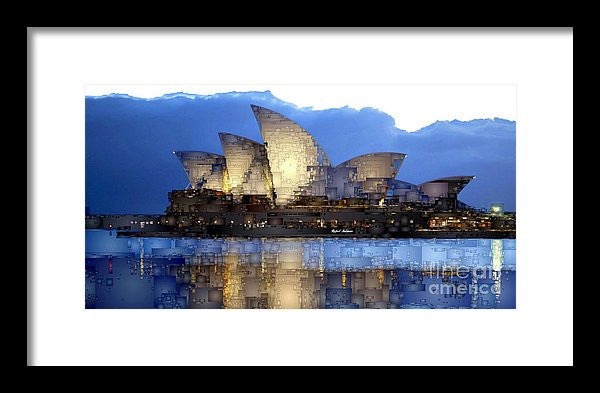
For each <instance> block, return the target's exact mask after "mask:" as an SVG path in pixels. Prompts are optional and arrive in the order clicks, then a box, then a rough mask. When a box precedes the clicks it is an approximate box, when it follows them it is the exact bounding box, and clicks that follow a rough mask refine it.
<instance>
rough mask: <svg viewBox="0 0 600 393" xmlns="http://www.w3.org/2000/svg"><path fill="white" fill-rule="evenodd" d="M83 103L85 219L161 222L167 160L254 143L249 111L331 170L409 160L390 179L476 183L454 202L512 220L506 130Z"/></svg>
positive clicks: (190, 102)
mask: <svg viewBox="0 0 600 393" xmlns="http://www.w3.org/2000/svg"><path fill="white" fill-rule="evenodd" d="M85 102H86V111H85V113H86V116H85V133H86V197H85V199H86V206H88V207H89V208H90V211H91V212H92V213H106V214H110V213H163V212H164V209H165V207H166V206H167V204H168V200H167V192H168V191H170V190H172V189H180V188H184V187H185V186H186V185H187V179H186V177H185V174H184V172H183V170H182V169H181V167H180V164H179V162H178V160H177V158H176V157H175V155H174V154H173V153H172V152H173V151H174V150H204V151H210V152H215V153H220V154H222V149H221V146H220V143H219V138H218V135H217V133H218V132H221V131H224V132H231V133H233V134H238V135H242V136H245V137H248V138H250V139H254V140H256V141H261V136H260V132H259V129H258V125H257V123H256V120H255V119H254V116H253V115H252V110H251V109H250V104H257V105H261V106H265V107H267V108H269V109H273V110H275V111H277V112H280V113H282V114H284V115H286V116H288V117H289V118H291V119H292V120H294V121H296V122H297V123H299V124H300V125H301V126H303V127H304V128H306V129H307V130H309V132H310V133H311V134H312V135H313V136H314V137H315V138H316V139H317V141H319V143H320V144H321V146H323V148H324V149H325V151H327V153H328V154H329V157H330V158H331V160H332V161H333V164H334V165H335V164H339V163H341V162H343V161H345V160H347V159H349V158H352V157H355V156H357V155H360V154H364V153H369V152H377V151H397V152H402V153H406V154H408V156H407V158H406V160H405V161H404V164H403V165H402V168H401V169H400V172H399V174H398V178H399V179H402V180H406V181H410V182H412V183H416V184H420V183H422V182H424V181H427V180H432V179H435V178H438V177H445V176H454V175H475V176H476V179H475V180H473V181H472V182H471V184H469V185H468V186H467V187H466V188H465V189H464V191H463V192H462V193H461V195H460V197H461V200H463V201H464V202H466V203H468V204H470V205H472V206H475V207H481V208H488V207H489V204H490V203H491V202H503V203H504V204H505V208H506V210H511V211H514V210H515V129H516V123H515V122H514V121H508V120H503V119H480V120H471V121H467V122H462V121H457V120H454V121H438V122H435V123H433V124H431V125H429V126H427V127H424V128H422V129H420V130H419V131H416V132H411V133H408V132H406V131H404V130H401V129H398V128H396V127H395V126H394V119H393V118H392V117H391V116H389V115H388V114H386V113H384V112H381V111H379V110H377V109H374V108H363V109H361V110H355V109H352V108H348V107H344V108H336V109H326V110H313V109H311V108H298V107H297V106H295V105H293V104H290V103H286V102H284V101H281V100H279V99H278V98H276V97H274V96H273V95H272V94H271V93H270V92H268V91H267V92H246V93H223V94H216V95H212V96H193V95H183V94H171V95H165V96H163V97H160V98H156V99H148V100H146V99H138V98H133V97H129V96H124V95H109V96H103V97H86V100H85Z"/></svg>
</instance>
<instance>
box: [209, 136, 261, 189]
mask: <svg viewBox="0 0 600 393" xmlns="http://www.w3.org/2000/svg"><path fill="white" fill-rule="evenodd" d="M219 138H220V139H221V145H222V146H223V152H224V153H225V160H226V162H227V174H228V175H229V188H230V191H231V193H232V194H233V196H234V197H241V196H242V195H262V196H266V197H268V198H272V193H273V187H272V184H273V179H272V177H271V170H270V169H269V160H268V159H267V151H266V149H265V146H264V145H263V144H260V143H258V142H255V141H253V140H250V139H248V138H244V137H241V136H237V135H233V134H228V133H223V132H221V133H219Z"/></svg>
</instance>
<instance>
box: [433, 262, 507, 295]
mask: <svg viewBox="0 0 600 393" xmlns="http://www.w3.org/2000/svg"><path fill="white" fill-rule="evenodd" d="M423 274H424V275H425V276H428V277H432V278H433V277H442V281H441V282H435V283H431V284H429V285H428V286H427V291H428V292H429V293H431V294H435V295H459V296H462V295H467V294H469V295H477V294H481V295H486V294H490V293H491V294H493V295H500V288H501V285H500V278H501V275H502V271H501V270H494V269H493V268H492V267H480V268H477V269H473V268H470V267H468V266H462V265H461V266H458V267H442V268H441V269H440V267H439V266H431V267H430V268H429V269H428V270H427V269H426V270H424V271H423ZM453 277H455V278H459V279H462V280H466V279H469V278H470V279H471V283H469V284H467V283H465V282H464V281H463V282H456V281H454V282H453V281H452V278H453ZM480 281H484V282H480Z"/></svg>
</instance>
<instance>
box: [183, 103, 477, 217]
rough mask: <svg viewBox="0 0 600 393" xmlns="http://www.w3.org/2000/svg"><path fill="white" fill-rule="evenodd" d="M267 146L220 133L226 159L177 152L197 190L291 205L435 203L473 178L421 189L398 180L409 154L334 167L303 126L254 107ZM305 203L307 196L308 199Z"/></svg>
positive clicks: (438, 181) (444, 180) (380, 155)
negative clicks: (313, 199)
mask: <svg viewBox="0 0 600 393" xmlns="http://www.w3.org/2000/svg"><path fill="white" fill-rule="evenodd" d="M252 111H253V112H254V116H255V117H256V120H257V122H258V125H259V127H260V133H261V136H262V139H263V141H264V143H260V142H256V141H253V140H250V139H248V138H245V137H242V136H237V135H233V134H229V133H220V134H219V137H220V139H221V145H222V147H223V153H224V155H220V154H215V153H209V152H200V151H177V152H175V154H176V155H177V157H178V158H179V160H180V162H181V164H182V166H183V168H184V170H185V172H186V175H187V177H188V179H189V182H190V187H191V188H192V189H208V190H214V191H219V192H223V193H226V194H231V195H232V196H233V198H234V199H238V200H239V199H240V198H241V197H242V196H244V195H253V196H260V197H264V198H267V199H268V200H269V201H271V202H272V203H273V204H275V205H277V206H286V205H289V204H291V203H294V202H297V201H298V200H301V199H303V197H320V198H322V199H324V200H327V201H336V200H340V199H345V198H363V199H365V200H369V201H374V202H376V203H384V202H385V201H386V199H387V200H389V201H393V202H397V203H402V202H415V203H422V204H427V205H434V204H436V203H438V202H439V200H440V198H451V199H452V198H453V199H456V198H457V195H458V193H459V192H460V191H461V190H462V189H463V188H464V187H465V186H466V185H467V184H468V183H469V182H470V181H471V180H472V179H473V178H474V176H452V177H445V178H442V179H435V180H431V181H427V182H425V183H423V184H420V185H415V184H411V183H408V182H405V181H401V180H397V179H396V176H397V174H398V172H399V170H400V167H401V166H402V163H403V161H404V159H405V158H406V154H404V153H400V152H377V153H367V154H364V155H361V156H358V157H354V158H351V159H349V160H347V161H344V162H342V163H341V164H339V165H336V166H333V165H332V162H331V160H330V159H329V157H328V156H327V153H326V152H325V150H323V148H322V147H321V146H320V145H319V143H318V142H317V141H316V140H315V138H314V137H313V136H312V135H311V134H310V133H309V132H308V131H307V130H305V129H304V128H302V127H301V126H299V125H298V124H296V123H295V122H294V121H292V120H290V119H288V118H287V117H285V116H283V115H281V114H279V113H277V112H274V111H272V110H269V109H266V108H263V107H260V106H255V105H252ZM304 199H306V198H304Z"/></svg>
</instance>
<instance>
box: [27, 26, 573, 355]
mask: <svg viewBox="0 0 600 393" xmlns="http://www.w3.org/2000/svg"><path fill="white" fill-rule="evenodd" d="M572 39H573V36H572V30H568V29H563V30H562V31H559V32H550V31H543V32H536V31H535V30H531V31H519V32H501V31H498V30H493V31H488V32H485V31H481V30H473V31H472V32H470V33H469V32H465V31H464V30H461V31H451V30H450V31H448V30H434V31H423V30H389V31H370V32H353V33H351V32H344V33H337V34H334V33H323V32H311V33H299V32H293V33H285V32H282V31H277V32H273V33H272V34H269V33H265V32H252V31H232V32H224V31H211V30H188V31H182V30H178V31H177V30H175V31H168V30H157V31H154V32H136V31H135V30H129V31H120V32H110V31H109V30H106V31H101V30H90V31H85V30H51V29H31V30H30V40H29V45H30V52H29V53H30V58H29V60H30V61H31V62H32V64H31V68H30V77H31V79H30V84H31V90H30V92H31V97H30V102H31V107H30V112H29V122H30V128H31V134H30V140H31V141H32V143H31V151H30V157H31V158H30V167H29V170H30V174H31V176H32V179H31V180H32V183H31V184H32V187H33V189H32V190H29V192H33V198H32V204H31V206H30V209H31V210H30V214H32V215H33V226H32V227H31V228H30V231H31V234H32V238H31V239H30V241H31V242H32V243H31V244H32V247H31V250H32V252H31V254H30V261H29V266H28V269H29V271H30V272H31V282H30V288H31V290H30V297H29V302H30V306H31V309H30V315H31V318H30V323H32V325H31V328H30V333H31V334H30V338H31V340H30V353H31V356H30V363H31V364H44V365H49V364H115V365H127V364H169V365H176V364H181V365H202V364H278V365H285V364H315V365H318V364H381V365H384V364H411V365H420V364H435V365H442V364H469V365H470V364H477V365H479V364H481V365H484V364H519V365H528V364H548V365H550V364H553V365H556V364H572V361H573V355H572V348H573V346H572V338H573V325H572V315H573V298H572V290H573V285H572V284H573V253H572V241H573V237H572V194H571V193H569V194H566V195H563V197H564V198H565V199H564V200H563V201H562V202H561V214H562V219H563V222H564V223H565V225H564V227H562V229H561V234H560V235H557V232H556V230H555V226H554V222H555V221H551V220H555V217H554V216H553V215H551V214H548V212H552V211H554V208H555V206H556V204H555V201H554V200H553V199H552V198H541V197H540V196H539V192H540V190H543V189H545V188H546V186H547V185H548V184H553V182H554V181H555V179H557V178H558V179H561V183H562V184H563V185H564V186H565V187H564V188H565V189H570V190H572V173H573V160H572V159H573V149H572V147H573V60H572V58H573V41H572ZM261 47H266V48H270V50H273V48H275V49H278V50H279V52H278V56H277V58H276V59H274V60H272V59H269V58H268V57H266V56H265V55H264V53H265V52H264V51H261V50H259V49H260V48H261ZM107 84H109V85H124V84H128V85H158V84H162V85H181V86H191V85H222V84H230V85H232V84H233V85H236V84H255V85H260V86H277V85H286V84H288V85H289V84H291V85H299V84H300V85H302V84H336V85H339V84H376V85H385V84H401V85H402V84H408V85H411V86H410V87H406V86H405V87H403V91H410V92H411V94H407V95H406V97H409V96H411V95H412V96H414V97H416V98H415V102H414V104H413V105H411V103H410V102H408V101H410V100H408V101H407V100H406V99H402V97H400V98H398V103H381V104H378V103H374V104H365V103H363V101H362V99H361V100H357V101H351V100H352V98H350V102H349V103H350V104H351V105H352V106H354V105H357V106H362V105H368V106H378V105H389V108H390V109H386V108H387V107H381V108H380V109H382V110H385V111H386V112H387V111H389V112H390V114H392V115H393V116H394V118H395V119H396V122H397V126H398V127H399V128H406V129H408V130H413V129H416V128H419V127H422V126H423V125H426V124H423V123H427V124H428V123H429V122H430V121H429V120H428V119H429V118H428V116H432V117H435V120H438V119H439V118H444V117H446V116H447V117H448V118H449V119H450V118H459V119H460V118H461V116H466V117H493V116H498V117H505V118H508V119H511V120H516V121H517V215H518V235H517V238H518V247H517V266H518V267H517V272H518V278H517V310H489V311H488V310H431V311H426V310H397V311H392V310H387V311H386V310H382V311H378V310H348V311H347V312H346V311H341V310H340V311H328V310H304V311H302V310H300V311H292V310H283V311H275V310H263V311H253V310H241V311H234V310H226V311H224V310H221V311H219V310H216V311H209V310H202V311H198V310H180V311H176V310H173V311H170V310H161V311H158V310H85V309H84V295H83V293H84V231H83V214H84V190H85V186H84V175H85V173H84V172H85V171H84V168H85V166H84V159H85V157H84V127H85V124H84V95H85V94H89V90H88V89H89V88H88V89H86V85H87V86H90V85H107ZM420 84H427V85H440V84H442V85H469V86H471V87H468V88H466V87H460V86H459V87H453V89H460V88H462V89H463V91H467V90H469V89H474V90H477V91H481V92H486V93H481V94H483V95H482V97H483V98H482V100H481V101H482V102H481V105H477V103H475V102H474V101H473V100H471V101H468V100H465V99H464V97H462V98H460V99H457V98H456V97H457V96H456V94H455V93H448V95H447V96H444V95H443V94H442V97H441V98H439V99H437V98H431V99H430V100H429V101H428V100H427V97H429V95H428V94H427V91H428V89H431V87H422V86H416V85H420ZM480 84H483V85H488V87H484V86H476V85H480ZM473 85H475V86H474V87H473ZM489 85H496V86H495V87H494V86H491V87H490V86H489ZM515 85H516V90H517V97H518V100H517V108H516V111H515V109H514V106H513V105H514V101H513V100H509V98H508V97H509V93H508V90H509V89H512V91H513V92H514V86H515ZM507 86H508V87H507ZM278 88H279V87H278ZM380 88H381V87H379V88H378V87H374V89H380ZM169 90H171V88H170V87H169ZM271 90H272V91H273V93H274V94H275V95H277V94H278V92H277V89H276V88H271ZM300 90H303V91H306V90H305V89H298V90H296V91H295V92H291V91H290V90H288V91H287V92H285V89H283V90H280V94H281V97H280V98H282V99H284V100H289V101H292V102H294V103H297V104H299V105H301V106H311V105H313V106H314V105H315V104H314V103H313V97H311V94H305V95H300V93H298V91H300ZM392 90H394V89H392ZM438 91H440V90H438ZM448 91H452V90H448ZM491 91H497V92H499V93H497V94H498V100H495V99H494V95H493V94H492V95H490V94H488V93H487V92H491ZM152 94H155V93H152ZM287 94H289V96H287ZM159 95H160V94H159ZM449 97H453V98H454V99H456V100H457V102H456V103H453V102H451V101H453V100H451V99H450V98H449ZM490 97H492V98H490ZM326 98H327V97H326ZM342 98H343V97H342ZM339 102H340V97H330V98H327V99H326V100H320V101H319V104H318V105H323V106H339V105H340V104H339ZM428 102H431V107H432V108H436V109H435V114H434V113H433V112H431V113H430V112H429V111H428V110H427V109H428V108H427V105H426V104H427V103H428ZM465 103H466V104H469V105H468V108H465V106H464V104H465ZM454 104H456V105H454ZM445 106H446V107H445ZM407 107H409V108H411V110H410V111H408V112H411V113H408V114H407V110H406V108H407ZM444 111H445V112H444ZM488 111H491V112H488ZM500 112H502V113H500ZM516 112H518V116H517V114H516ZM511 114H512V115H511ZM465 119H466V120H468V119H467V118H465ZM548 152H551V154H548ZM558 152H560V155H561V160H555V159H554V157H555V156H556V154H557V153H558ZM447 345H450V346H451V347H452V348H454V349H458V348H461V346H464V348H465V350H464V351H463V350H453V351H451V352H447V351H445V350H443V349H444V347H446V346H447ZM342 348H344V349H347V348H352V351H351V353H352V356H348V353H347V352H346V351H345V350H342ZM324 353H327V356H324V355H323V354H324ZM449 353H450V354H451V356H449ZM402 354H405V356H403V355H402Z"/></svg>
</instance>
